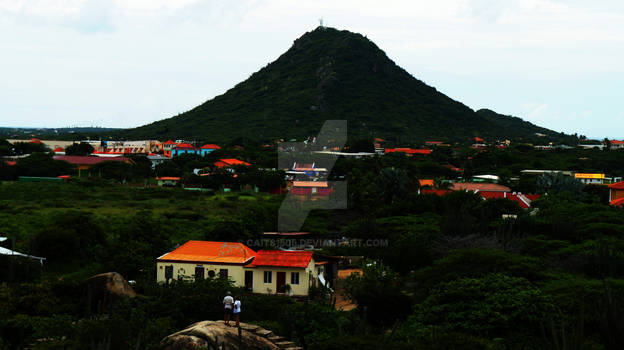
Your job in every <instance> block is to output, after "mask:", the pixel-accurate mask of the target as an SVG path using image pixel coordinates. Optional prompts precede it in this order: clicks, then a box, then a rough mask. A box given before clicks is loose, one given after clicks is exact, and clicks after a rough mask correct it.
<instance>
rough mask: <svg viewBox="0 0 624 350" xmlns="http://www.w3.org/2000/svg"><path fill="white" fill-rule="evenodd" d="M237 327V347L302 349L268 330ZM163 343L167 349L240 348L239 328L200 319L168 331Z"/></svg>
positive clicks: (255, 327) (248, 326) (251, 326)
mask: <svg viewBox="0 0 624 350" xmlns="http://www.w3.org/2000/svg"><path fill="white" fill-rule="evenodd" d="M240 326H241V337H240V349H246V350H282V349H283V350H301V348H300V347H297V346H295V343H293V342H291V341H287V340H285V339H284V338H282V337H280V336H278V335H275V334H273V332H272V331H270V330H266V329H264V328H262V327H259V326H256V325H252V324H248V323H241V324H240ZM162 344H163V346H164V349H166V350H182V349H185V350H187V349H203V348H208V349H219V350H221V349H228V350H229V349H232V350H234V349H239V337H238V328H236V327H228V326H226V325H225V324H223V321H201V322H197V323H194V324H192V325H190V326H188V327H187V328H186V329H184V330H182V331H179V332H177V333H174V334H171V335H170V336H168V337H166V338H165V339H163V340H162ZM224 346H225V347H224Z"/></svg>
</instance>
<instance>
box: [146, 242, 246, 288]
mask: <svg viewBox="0 0 624 350" xmlns="http://www.w3.org/2000/svg"><path fill="white" fill-rule="evenodd" d="M255 255H256V252H254V251H253V250H252V249H250V248H249V247H247V246H246V245H244V244H242V243H237V242H210V241H188V242H186V243H184V244H183V245H181V246H180V247H178V248H177V249H175V250H174V251H172V252H169V253H167V254H164V255H162V256H160V257H159V258H158V259H157V260H156V281H157V282H164V283H167V282H169V281H170V280H174V279H175V280H191V281H192V280H195V279H196V278H214V277H219V278H225V279H228V278H229V279H231V280H232V281H233V282H234V285H235V286H240V287H242V286H247V288H248V289H249V290H251V289H252V288H253V273H254V272H253V271H251V270H244V269H243V266H245V265H247V264H249V263H250V262H251V261H252V259H253V258H254V256H255Z"/></svg>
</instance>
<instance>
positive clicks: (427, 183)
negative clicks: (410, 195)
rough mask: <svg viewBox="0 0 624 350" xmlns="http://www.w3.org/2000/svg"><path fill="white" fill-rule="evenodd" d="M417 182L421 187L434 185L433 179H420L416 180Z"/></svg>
mask: <svg viewBox="0 0 624 350" xmlns="http://www.w3.org/2000/svg"><path fill="white" fill-rule="evenodd" d="M418 183H419V184H420V186H421V187H424V186H431V187H433V186H434V184H433V179H420V180H418Z"/></svg>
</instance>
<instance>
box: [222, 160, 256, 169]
mask: <svg viewBox="0 0 624 350" xmlns="http://www.w3.org/2000/svg"><path fill="white" fill-rule="evenodd" d="M234 165H246V166H249V165H251V164H249V163H247V162H243V161H242V160H238V159H233V158H231V159H219V161H217V162H215V166H217V167H219V168H223V167H229V166H234Z"/></svg>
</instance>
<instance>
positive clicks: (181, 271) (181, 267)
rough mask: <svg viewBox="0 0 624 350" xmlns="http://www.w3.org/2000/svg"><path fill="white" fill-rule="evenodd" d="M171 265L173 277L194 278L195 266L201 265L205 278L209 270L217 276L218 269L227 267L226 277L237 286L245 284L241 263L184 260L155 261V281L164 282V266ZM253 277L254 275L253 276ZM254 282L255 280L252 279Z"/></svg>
mask: <svg viewBox="0 0 624 350" xmlns="http://www.w3.org/2000/svg"><path fill="white" fill-rule="evenodd" d="M169 265H172V266H173V279H176V280H177V279H180V278H181V279H185V280H191V281H193V280H195V267H197V266H202V267H203V268H204V276H205V277H206V278H207V277H208V276H209V275H208V273H209V271H214V273H215V276H216V277H218V276H219V270H221V269H227V270H228V278H229V279H231V280H232V281H233V282H234V285H235V286H237V287H242V286H244V285H245V271H244V269H243V266H242V265H219V264H209V263H203V264H199V263H186V262H168V261H158V262H156V282H165V266H169ZM254 278H255V276H254ZM254 283H255V280H254Z"/></svg>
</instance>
